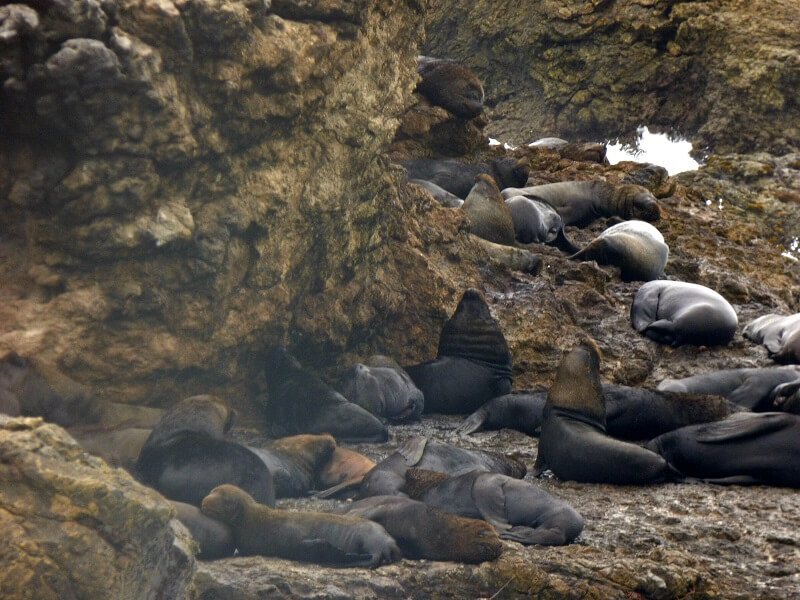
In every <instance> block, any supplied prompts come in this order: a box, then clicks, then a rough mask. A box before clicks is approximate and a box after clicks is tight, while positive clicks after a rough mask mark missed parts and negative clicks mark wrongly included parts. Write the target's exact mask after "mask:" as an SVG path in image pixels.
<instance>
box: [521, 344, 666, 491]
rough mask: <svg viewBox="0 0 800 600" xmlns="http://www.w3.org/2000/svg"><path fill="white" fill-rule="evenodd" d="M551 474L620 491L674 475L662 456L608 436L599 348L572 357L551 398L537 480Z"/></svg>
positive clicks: (592, 346) (541, 439) (564, 362)
mask: <svg viewBox="0 0 800 600" xmlns="http://www.w3.org/2000/svg"><path fill="white" fill-rule="evenodd" d="M548 468H549V469H550V470H552V471H553V473H554V474H555V475H556V477H558V478H559V479H568V480H573V481H581V482H586V483H615V484H620V485H630V484H642V483H655V482H658V481H664V480H665V479H667V476H668V474H669V472H670V471H669V468H668V466H667V463H666V461H664V459H663V458H661V457H660V456H658V455H657V454H656V453H654V452H651V451H650V450H646V449H645V448H642V447H641V446H637V445H635V444H631V443H629V442H623V441H620V440H615V439H614V438H612V437H610V436H608V434H607V433H606V407H605V400H604V398H603V390H602V388H601V387H600V357H599V352H598V349H597V346H596V345H595V344H594V343H593V342H592V343H584V344H582V345H580V346H578V347H577V348H574V349H573V350H571V351H570V352H569V353H567V355H566V356H565V357H564V359H563V360H562V361H561V364H559V365H558V370H557V372H556V378H555V381H554V382H553V385H552V387H551V388H550V391H549V392H548V394H547V404H546V405H545V408H544V421H543V422H542V432H541V434H540V436H539V451H538V453H537V456H536V464H535V465H534V474H535V475H537V476H538V475H541V474H542V473H543V472H544V470H545V469H548Z"/></svg>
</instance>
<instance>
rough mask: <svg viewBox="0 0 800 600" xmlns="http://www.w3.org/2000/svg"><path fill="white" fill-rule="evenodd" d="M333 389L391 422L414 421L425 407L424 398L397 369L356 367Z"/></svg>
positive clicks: (400, 369) (341, 378)
mask: <svg viewBox="0 0 800 600" xmlns="http://www.w3.org/2000/svg"><path fill="white" fill-rule="evenodd" d="M336 389H337V391H338V392H339V393H340V394H342V396H344V397H345V398H347V399H348V400H349V401H350V402H353V403H354V404H357V405H359V406H360V407H362V408H364V409H365V410H367V411H369V412H370V413H372V414H373V415H375V416H378V417H384V418H386V419H389V420H390V421H393V422H402V421H418V420H419V418H420V415H422V409H423V408H424V405H425V397H424V395H423V394H422V392H421V391H420V389H419V388H418V387H417V386H416V385H414V382H413V381H412V380H411V377H409V375H408V373H406V372H405V371H404V370H403V369H402V368H401V367H400V366H399V365H398V366H397V367H380V366H374V367H373V366H368V365H365V364H361V363H358V364H356V365H355V366H354V367H352V368H351V369H348V370H347V371H346V372H345V373H344V374H343V375H342V377H340V379H339V382H338V383H337V385H336Z"/></svg>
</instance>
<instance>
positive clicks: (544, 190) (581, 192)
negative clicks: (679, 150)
mask: <svg viewBox="0 0 800 600" xmlns="http://www.w3.org/2000/svg"><path fill="white" fill-rule="evenodd" d="M498 183H499V182H498ZM501 187H502V186H501ZM501 193H502V194H503V198H505V199H509V198H513V197H514V196H525V197H526V198H532V199H534V200H540V201H542V202H546V203H547V204H549V205H550V206H552V207H553V208H555V209H556V211H557V212H558V214H559V215H561V219H562V221H563V222H564V225H576V226H578V227H585V226H586V225H588V224H589V223H591V222H592V221H594V220H596V219H599V218H600V217H621V218H623V219H639V220H641V221H658V219H660V218H661V210H660V209H659V207H658V202H657V201H656V198H655V196H653V194H651V193H650V191H649V190H648V189H647V188H645V187H642V186H640V185H633V184H622V185H616V186H615V185H612V184H610V183H606V182H605V181H561V182H559V183H548V184H545V185H534V186H530V187H524V188H519V187H513V186H508V187H507V188H506V189H503V190H502V192H501Z"/></svg>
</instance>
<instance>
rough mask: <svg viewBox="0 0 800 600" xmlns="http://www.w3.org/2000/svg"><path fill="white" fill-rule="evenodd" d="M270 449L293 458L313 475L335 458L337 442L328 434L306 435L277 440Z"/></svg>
mask: <svg viewBox="0 0 800 600" xmlns="http://www.w3.org/2000/svg"><path fill="white" fill-rule="evenodd" d="M270 447H271V448H273V449H274V450H277V451H279V452H281V453H283V454H287V455H289V456H291V457H292V458H293V459H295V460H296V461H297V462H299V463H301V464H302V466H303V467H304V468H306V470H307V471H308V472H309V473H311V474H312V475H313V474H314V473H315V472H316V471H317V469H319V468H321V467H322V466H323V465H325V464H326V463H327V462H328V461H329V460H330V459H331V457H332V456H333V453H334V452H335V451H336V440H335V439H334V438H333V436H332V435H330V434H328V433H323V434H319V435H315V434H310V433H304V434H300V435H292V436H289V437H284V438H280V439H278V440H275V441H274V442H272V443H271V444H270Z"/></svg>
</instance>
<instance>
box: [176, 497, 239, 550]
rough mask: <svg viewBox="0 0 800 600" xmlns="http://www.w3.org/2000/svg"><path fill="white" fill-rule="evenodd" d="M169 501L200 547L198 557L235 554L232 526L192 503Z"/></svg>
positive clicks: (177, 516)
mask: <svg viewBox="0 0 800 600" xmlns="http://www.w3.org/2000/svg"><path fill="white" fill-rule="evenodd" d="M169 503H170V504H171V505H172V508H174V509H175V517H176V518H177V519H178V520H179V521H180V522H181V523H183V525H184V526H185V527H186V529H188V530H189V533H191V534H192V537H193V538H194V541H196V542H197V545H198V546H199V547H200V552H199V553H198V558H201V559H203V560H213V559H215V558H226V557H228V556H233V552H234V550H236V544H235V543H234V541H233V532H232V531H231V528H230V527H228V526H227V525H226V524H225V523H223V522H222V521H218V520H217V519H212V518H211V517H209V516H206V515H204V514H203V513H202V512H201V511H200V509H199V508H197V507H196V506H192V505H191V504H186V503H185V502H175V501H174V500H170V501H169Z"/></svg>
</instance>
